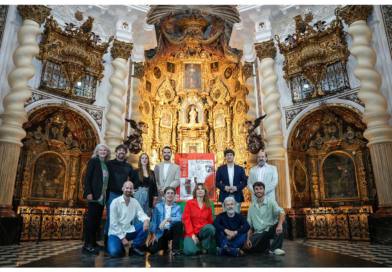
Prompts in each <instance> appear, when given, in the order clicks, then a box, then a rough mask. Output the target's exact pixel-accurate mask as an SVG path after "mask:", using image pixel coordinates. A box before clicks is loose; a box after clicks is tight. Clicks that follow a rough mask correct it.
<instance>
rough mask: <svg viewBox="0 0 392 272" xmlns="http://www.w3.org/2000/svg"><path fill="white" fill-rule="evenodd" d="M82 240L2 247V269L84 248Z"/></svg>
mask: <svg viewBox="0 0 392 272" xmlns="http://www.w3.org/2000/svg"><path fill="white" fill-rule="evenodd" d="M82 246H83V242H82V241H80V240H71V241H43V242H40V243H38V244H37V243H36V242H23V243H20V245H9V246H0V267H17V266H21V265H24V264H27V263H30V262H33V261H38V260H41V259H44V258H47V257H51V256H56V255H59V254H62V253H65V252H68V251H71V250H74V249H78V248H82Z"/></svg>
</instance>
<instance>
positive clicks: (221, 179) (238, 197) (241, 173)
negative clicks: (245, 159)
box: [215, 164, 247, 202]
mask: <svg viewBox="0 0 392 272" xmlns="http://www.w3.org/2000/svg"><path fill="white" fill-rule="evenodd" d="M215 184H216V187H217V188H219V190H220V192H219V201H220V202H223V201H224V200H225V198H226V197H228V196H229V195H230V193H229V192H226V191H225V186H230V182H229V173H228V172H227V165H226V164H224V165H221V166H219V167H218V170H217V171H216V179H215ZM246 184H247V177H246V175H245V170H244V168H242V167H241V166H239V165H236V164H235V165H234V178H233V186H237V191H236V192H234V193H233V196H234V199H235V201H237V202H243V201H244V194H243V193H242V190H243V189H244V188H245V187H246Z"/></svg>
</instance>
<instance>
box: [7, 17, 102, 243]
mask: <svg viewBox="0 0 392 272" xmlns="http://www.w3.org/2000/svg"><path fill="white" fill-rule="evenodd" d="M93 21H94V19H93V18H92V17H89V18H88V19H87V20H86V21H85V22H83V23H81V26H80V27H77V26H75V25H73V24H71V23H70V24H66V27H65V28H61V27H60V26H59V24H58V23H57V21H56V20H55V19H54V18H53V17H49V18H47V20H46V24H45V31H44V34H43V39H42V40H41V43H40V53H39V59H40V60H41V61H42V66H43V69H42V75H41V84H40V90H41V91H44V92H47V93H51V94H55V95H58V96H60V97H66V98H68V99H70V100H75V101H80V102H82V103H85V104H91V103H93V102H94V101H95V90H96V87H97V84H98V83H99V80H100V79H101V78H102V77H103V60H102V57H103V55H104V54H105V52H106V50H107V48H108V46H109V42H110V41H109V42H106V43H102V42H101V41H100V39H99V36H98V35H96V34H94V33H93V32H92V31H91V30H92V26H93V25H92V24H93ZM60 99H61V98H60ZM24 129H25V130H26V132H27V136H26V138H25V139H24V140H23V148H22V152H21V156H20V160H19V165H18V173H17V178H16V185H15V191H14V200H15V202H17V203H18V204H19V206H18V214H20V215H21V216H22V217H23V230H22V237H21V239H22V240H35V239H44V240H45V239H71V238H74V239H75V238H81V236H82V233H83V217H84V214H85V208H84V207H85V200H84V199H83V179H84V176H85V172H86V166H87V162H88V160H89V159H90V158H91V155H92V152H93V150H94V148H95V146H96V145H97V143H98V142H99V136H98V134H97V132H96V130H95V129H94V127H93V125H92V124H90V121H88V120H87V119H86V118H85V117H83V116H82V115H81V114H79V113H78V112H77V111H76V110H75V109H72V108H70V107H68V106H67V103H66V102H64V103H63V104H62V105H45V104H42V105H40V106H39V107H37V108H35V109H34V110H33V111H32V112H30V113H29V120H28V122H27V123H25V125H24Z"/></svg>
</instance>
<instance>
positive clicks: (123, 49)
mask: <svg viewBox="0 0 392 272" xmlns="http://www.w3.org/2000/svg"><path fill="white" fill-rule="evenodd" d="M132 48H133V43H127V42H123V41H119V40H116V39H115V40H114V41H113V46H112V49H111V50H110V54H111V55H112V58H113V59H116V58H122V59H125V60H128V59H129V57H130V56H131V54H132Z"/></svg>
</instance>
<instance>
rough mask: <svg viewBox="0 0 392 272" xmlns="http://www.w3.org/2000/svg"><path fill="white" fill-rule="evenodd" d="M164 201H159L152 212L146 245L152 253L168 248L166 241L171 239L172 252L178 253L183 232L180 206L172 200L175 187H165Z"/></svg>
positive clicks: (161, 251)
mask: <svg viewBox="0 0 392 272" xmlns="http://www.w3.org/2000/svg"><path fill="white" fill-rule="evenodd" d="M163 196H164V198H165V201H161V202H159V203H158V204H157V205H156V206H155V208H154V211H153V213H152V220H151V223H150V237H149V239H148V242H147V245H149V246H150V252H151V253H152V254H154V253H156V252H157V251H160V253H163V252H164V251H167V250H168V242H169V241H170V240H172V241H173V242H172V254H173V255H178V254H179V249H180V240H181V237H182V232H183V224H182V222H181V216H182V212H181V207H180V206H179V205H177V203H176V202H175V201H174V199H175V196H176V189H175V188H173V187H170V186H169V187H166V188H165V190H164V191H163Z"/></svg>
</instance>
